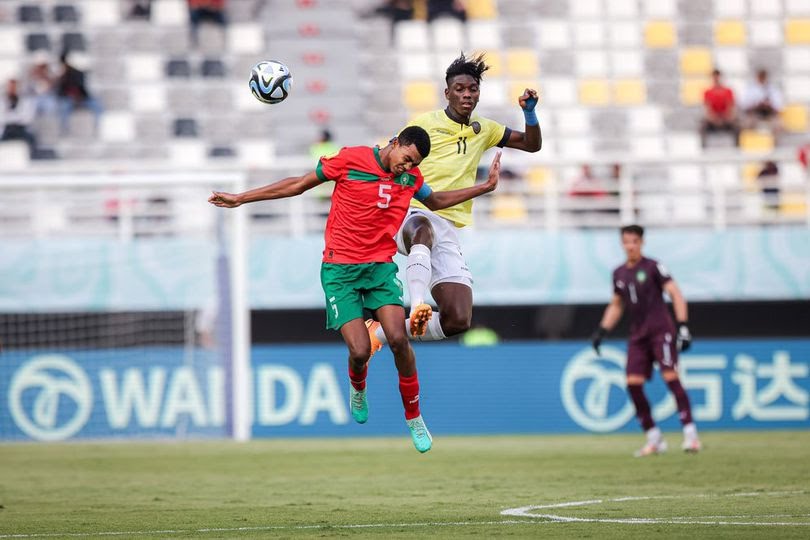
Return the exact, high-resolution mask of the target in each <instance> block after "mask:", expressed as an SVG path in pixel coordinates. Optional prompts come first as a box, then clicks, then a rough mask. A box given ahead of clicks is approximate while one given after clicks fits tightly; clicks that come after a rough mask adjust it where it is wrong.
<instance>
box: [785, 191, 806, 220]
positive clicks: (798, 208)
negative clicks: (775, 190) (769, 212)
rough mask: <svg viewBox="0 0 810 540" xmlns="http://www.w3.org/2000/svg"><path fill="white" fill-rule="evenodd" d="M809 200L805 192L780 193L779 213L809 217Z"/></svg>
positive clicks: (793, 216) (796, 216)
mask: <svg viewBox="0 0 810 540" xmlns="http://www.w3.org/2000/svg"><path fill="white" fill-rule="evenodd" d="M807 208H808V201H807V198H806V197H805V195H804V194H803V193H780V196H779V213H780V214H781V215H783V216H785V217H792V218H807V215H808V210H807Z"/></svg>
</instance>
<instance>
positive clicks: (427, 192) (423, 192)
mask: <svg viewBox="0 0 810 540" xmlns="http://www.w3.org/2000/svg"><path fill="white" fill-rule="evenodd" d="M432 194H433V190H432V189H430V186H429V185H427V182H425V183H424V184H422V187H420V188H419V189H418V190H416V192H415V193H414V194H413V198H414V199H416V200H417V201H420V202H421V201H424V200H425V199H427V198H428V197H430V196H431V195H432Z"/></svg>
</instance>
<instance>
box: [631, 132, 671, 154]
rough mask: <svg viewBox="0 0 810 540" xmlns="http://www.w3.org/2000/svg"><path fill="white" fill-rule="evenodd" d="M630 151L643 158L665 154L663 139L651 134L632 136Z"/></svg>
mask: <svg viewBox="0 0 810 540" xmlns="http://www.w3.org/2000/svg"><path fill="white" fill-rule="evenodd" d="M630 152H631V153H632V154H633V155H634V156H635V157H639V158H643V159H647V158H660V157H663V156H664V155H665V154H666V152H665V150H664V141H663V139H662V138H660V137H651V136H642V137H633V138H632V139H631V140H630Z"/></svg>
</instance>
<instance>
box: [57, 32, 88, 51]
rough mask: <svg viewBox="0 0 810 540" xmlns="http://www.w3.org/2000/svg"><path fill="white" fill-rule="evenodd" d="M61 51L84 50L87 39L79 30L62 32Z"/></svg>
mask: <svg viewBox="0 0 810 540" xmlns="http://www.w3.org/2000/svg"><path fill="white" fill-rule="evenodd" d="M60 50H62V51H86V50H87V41H86V40H85V38H84V34H82V33H81V32H65V33H64V34H62V48H61V49H60Z"/></svg>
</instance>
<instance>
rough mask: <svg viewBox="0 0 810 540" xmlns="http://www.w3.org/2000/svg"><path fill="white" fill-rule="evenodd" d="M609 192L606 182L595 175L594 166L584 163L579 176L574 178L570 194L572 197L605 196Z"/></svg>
mask: <svg viewBox="0 0 810 540" xmlns="http://www.w3.org/2000/svg"><path fill="white" fill-rule="evenodd" d="M607 194H608V192H607V190H606V189H605V186H604V183H603V182H602V180H601V179H600V178H599V177H597V176H596V175H594V173H593V168H592V167H591V166H590V165H588V164H586V163H583V165H582V168H581V171H580V175H579V178H577V179H576V180H574V183H573V185H572V186H571V191H569V195H571V196H572V197H604V196H606V195H607Z"/></svg>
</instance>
